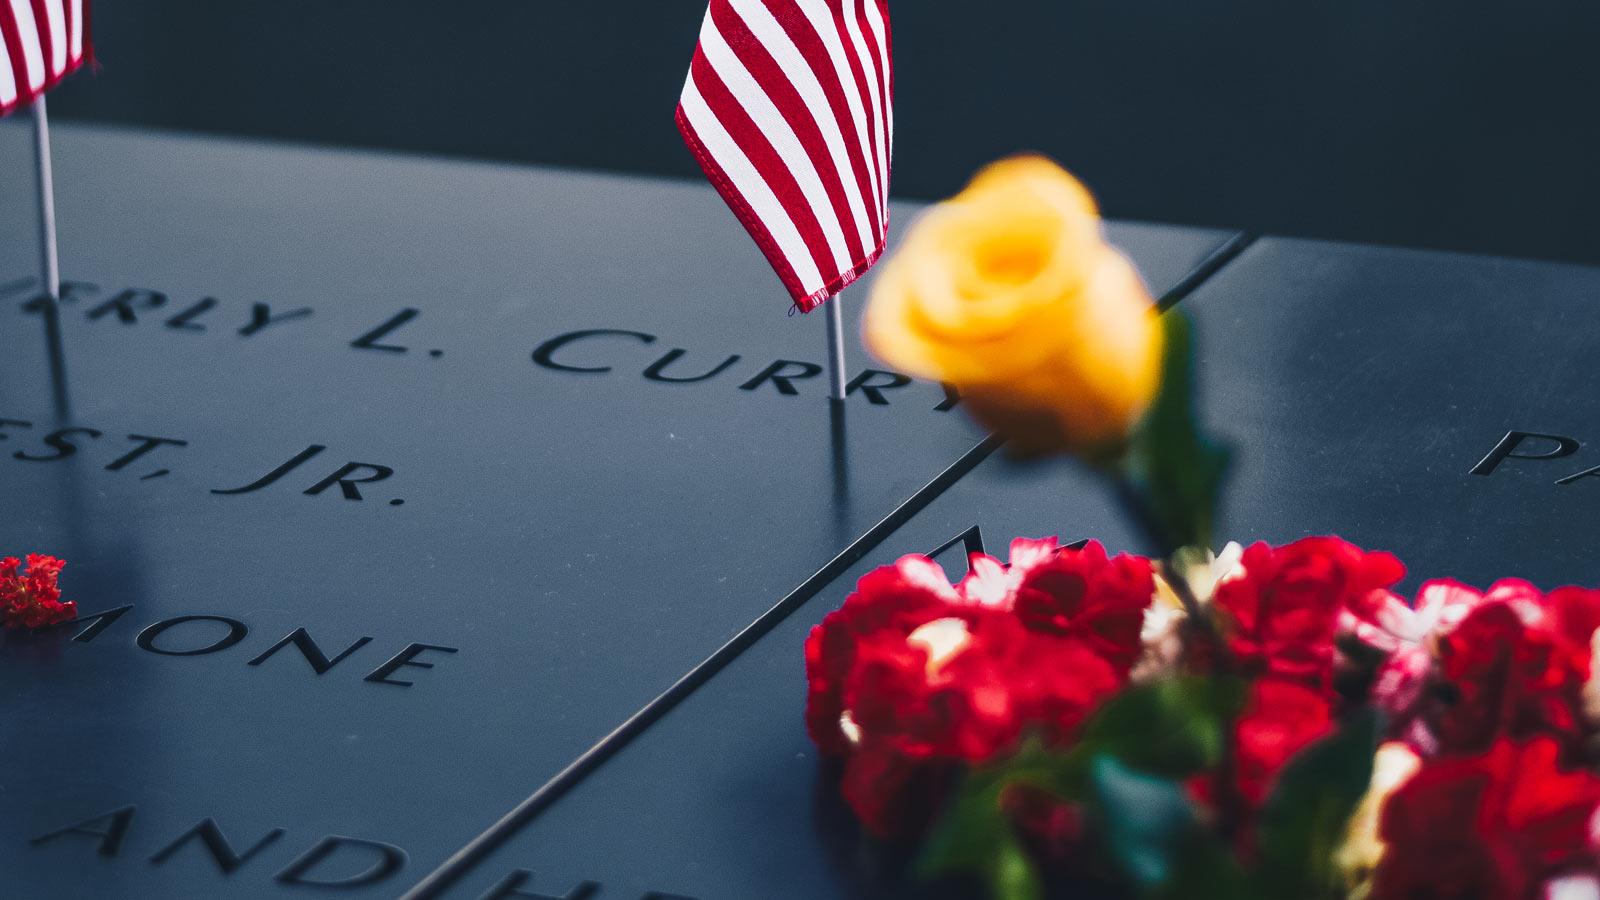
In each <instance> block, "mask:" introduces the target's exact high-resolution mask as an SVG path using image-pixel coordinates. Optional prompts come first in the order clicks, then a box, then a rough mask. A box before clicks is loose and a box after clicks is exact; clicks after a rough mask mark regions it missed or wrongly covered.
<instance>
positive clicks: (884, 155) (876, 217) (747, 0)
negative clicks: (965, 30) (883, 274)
mask: <svg viewBox="0 0 1600 900" xmlns="http://www.w3.org/2000/svg"><path fill="white" fill-rule="evenodd" d="M891 59H892V53H891V42H890V36H889V7H888V2H887V0H711V5H710V7H709V8H708V9H707V10H706V17H705V22H704V24H703V25H702V26H701V29H700V45H699V46H698V47H697V48H696V50H695V54H694V60H693V62H692V63H691V64H690V67H689V78H688V80H687V82H686V83H685V84H684V87H683V97H682V99H681V100H680V102H679V104H678V112H677V120H678V130H679V131H681V132H682V133H683V139H684V142H685V143H687V144H688V145H689V149H690V151H692V152H693V153H694V156H695V159H696V160H697V161H698V162H699V163H700V167H701V168H702V169H704V170H705V173H706V177H707V178H708V179H710V181H711V183H712V184H713V185H715V186H716V188H717V191H718V192H719V193H721V194H722V198H723V199H724V200H726V201H727V203H728V206H729V207H731V208H732V209H733V211H734V214H735V215H737V216H738V217H739V220H740V221H741V222H743V223H744V226H745V228H746V229H748V230H749V232H750V236H751V237H752V238H754V239H755V242H756V243H757V244H758V245H759V246H760V247H761V250H762V252H764V253H765V254H766V256H767V259H768V261H769V262H771V263H772V268H773V269H774V270H775V271H776V272H777V275H778V278H779V280H781V281H782V282H783V284H784V286H785V287H786V288H788V290H789V293H790V295H791V296H792V297H793V299H794V304H795V306H796V307H797V308H798V309H799V310H800V311H801V312H810V311H811V310H813V309H815V308H816V307H817V306H818V305H820V304H821V303H822V302H823V301H825V300H827V299H828V298H829V297H832V296H833V295H834V294H836V293H838V292H839V291H841V290H843V289H844V288H845V287H846V286H847V285H849V284H850V282H852V281H854V280H856V279H857V278H859V277H860V276H861V275H862V274H863V273H864V272H866V271H867V269H869V268H871V267H872V264H873V263H874V262H876V261H877V259H878V257H879V256H880V255H881V254H882V253H883V246H884V241H885V238H886V236H887V233H888V228H889V169H890V166H889V160H890V156H891V153H892V151H893V149H894V103H893V101H894V73H893V68H892V65H891Z"/></svg>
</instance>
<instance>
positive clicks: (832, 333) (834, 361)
mask: <svg viewBox="0 0 1600 900" xmlns="http://www.w3.org/2000/svg"><path fill="white" fill-rule="evenodd" d="M844 389H845V388H844V294H836V295H834V297H833V299H832V300H830V301H829V302H828V399H830V400H835V401H838V402H841V403H842V402H843V401H844Z"/></svg>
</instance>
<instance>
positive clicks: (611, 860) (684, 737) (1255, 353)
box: [446, 239, 1600, 900]
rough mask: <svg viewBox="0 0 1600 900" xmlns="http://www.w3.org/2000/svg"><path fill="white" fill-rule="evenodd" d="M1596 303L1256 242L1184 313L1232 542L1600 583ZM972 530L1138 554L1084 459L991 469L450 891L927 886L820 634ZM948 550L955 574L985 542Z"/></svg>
mask: <svg viewBox="0 0 1600 900" xmlns="http://www.w3.org/2000/svg"><path fill="white" fill-rule="evenodd" d="M1596 302H1600V270H1594V269H1583V268H1576V267H1558V266H1548V265H1538V264H1531V263H1523V262H1513V261H1506V260H1494V259H1484V258H1471V257H1461V256H1450V255H1443V254H1430V253H1408V252H1398V251H1389V250H1376V249H1370V248H1361V247H1349V246H1337V245H1328V244H1311V243H1304V242H1295V241H1282V240H1274V239H1264V240H1262V241H1260V242H1258V243H1257V244H1255V245H1253V246H1252V247H1250V248H1249V249H1247V250H1246V251H1245V252H1244V253H1243V254H1242V255H1241V256H1240V257H1239V258H1238V259H1236V260H1234V261H1233V262H1232V263H1230V264H1229V265H1227V266H1225V267H1224V268H1222V269H1221V270H1220V271H1219V272H1218V273H1216V274H1215V275H1214V276H1213V277H1212V278H1210V279H1209V280H1208V281H1207V282H1206V283H1205V284H1204V285H1202V286H1201V287H1200V288H1199V289H1198V291H1197V292H1196V293H1195V294H1194V295H1193V296H1191V297H1189V298H1188V299H1186V300H1185V301H1184V302H1183V303H1181V304H1180V308H1182V309H1185V310H1187V311H1188V312H1189V313H1191V314H1192V315H1193V316H1194V317H1195V320H1196V324H1197V328H1198V331H1199V335H1200V340H1201V341H1202V342H1203V353H1202V356H1201V362H1200V371H1201V373H1202V379H1203V383H1204V388H1205V391H1206V401H1205V406H1206V414H1207V416H1208V418H1209V419H1210V421H1211V423H1212V425H1213V427H1214V428H1215V429H1216V430H1217V431H1220V432H1222V433H1224V434H1226V435H1228V436H1229V437H1231V438H1232V440H1233V441H1234V442H1235V443H1236V444H1237V446H1238V449H1239V453H1240V462H1239V466H1238V469H1237V473H1236V477H1235V480H1234V484H1233V487H1232V492H1231V497H1232V501H1231V504H1230V506H1229V508H1228V510H1227V515H1226V522H1225V526H1224V529H1223V532H1224V534H1225V535H1227V536H1229V537H1236V538H1239V539H1241V540H1245V541H1249V540H1252V539H1256V538H1265V539H1269V540H1272V541H1274V542H1283V541H1288V540H1291V539H1294V538H1297V537H1300V536H1304V535H1307V534H1313V533H1326V532H1333V533H1338V534H1341V535H1344V536H1345V537H1347V538H1350V539H1351V540H1355V541H1357V542H1359V543H1362V544H1364V545H1367V546H1369V547H1373V548H1383V549H1389V550H1393V551H1396V552H1398V553H1399V554H1400V555H1401V556H1402V557H1403V558H1404V559H1405V560H1406V562H1407V563H1409V564H1410V566H1411V573H1412V574H1411V576H1410V577H1409V579H1408V581H1407V587H1408V588H1409V587H1414V586H1415V585H1416V584H1417V583H1418V582H1419V581H1420V580H1421V579H1423V578H1427V577H1441V576H1453V577H1457V578H1461V579H1463V580H1466V581H1468V582H1472V583H1477V584H1480V585H1485V584H1487V583H1488V582H1489V581H1491V580H1493V579H1495V578H1498V577H1504V576H1524V577H1528V578H1531V579H1532V580H1534V581H1536V582H1538V583H1540V584H1541V585H1544V586H1547V587H1548V586H1554V585H1556V584H1560V583H1564V582H1572V581H1576V582H1582V583H1587V584H1595V583H1600V564H1597V562H1596V554H1595V552H1594V549H1593V548H1594V546H1595V545H1596V543H1597V542H1600V517H1597V516H1596V514H1595V510H1596V509H1597V508H1600V480H1597V479H1596V478H1594V477H1592V476H1583V477H1579V478H1577V479H1576V480H1572V481H1569V482H1568V483H1567V484H1566V485H1561V484H1557V483H1556V482H1558V481H1559V480H1562V479H1570V478H1571V477H1572V476H1573V475H1574V474H1576V473H1579V472H1582V471H1584V470H1586V469H1588V468H1589V467H1591V466H1595V465H1600V452H1597V451H1595V450H1594V449H1592V446H1593V444H1594V442H1595V441H1596V440H1600V408H1597V405H1596V403H1595V402H1594V401H1593V400H1592V399H1591V398H1592V395H1593V394H1594V392H1595V390H1596V387H1597V385H1600V376H1597V375H1596V371H1595V369H1594V367H1593V365H1592V358H1593V356H1594V353H1595V350H1596V348H1597V345H1600V339H1597V338H1596V336H1595V332H1594V330H1593V328H1592V327H1591V326H1589V325H1588V324H1587V323H1592V322H1593V319H1594V313H1593V310H1594V304H1595V303H1596ZM1513 429H1516V430H1523V431H1538V432H1545V433H1548V434H1551V435H1554V436H1555V437H1553V438H1546V439H1538V438H1530V439H1528V440H1527V441H1524V442H1522V443H1521V444H1520V445H1519V447H1518V448H1517V449H1515V450H1514V451H1513V452H1514V453H1517V454H1521V455H1523V456H1540V455H1550V454H1554V453H1561V452H1564V451H1566V450H1571V451H1572V452H1571V455H1570V456H1563V457H1558V458H1553V459H1518V458H1515V457H1509V458H1506V459H1505V460H1504V461H1503V462H1501V463H1500V464H1499V465H1498V466H1496V467H1495V468H1494V471H1492V472H1491V473H1489V474H1487V475H1485V474H1473V470H1474V469H1477V470H1478V471H1479V472H1482V471H1483V470H1484V468H1486V467H1487V466H1488V465H1489V463H1485V462H1483V460H1484V457H1485V456H1486V455H1489V453H1490V451H1491V450H1493V449H1494V448H1495V447H1496V446H1497V444H1499V442H1500V441H1501V439H1502V437H1503V436H1504V435H1505V434H1506V432H1507V431H1509V430H1513ZM1558 438H1566V439H1568V441H1569V442H1563V441H1562V440H1558ZM1574 445H1576V446H1574ZM1493 459H1494V457H1493V456H1491V457H1490V460H1491V461H1492V460H1493ZM973 526H978V529H979V534H981V538H982V540H983V541H984V542H985V543H986V545H987V548H988V550H989V552H991V553H995V554H996V555H999V556H1002V557H1003V556H1004V555H1005V548H1006V545H1007V544H1008V543H1009V541H1010V539H1011V538H1012V537H1015V536H1018V535H1026V536H1038V535H1047V534H1060V535H1062V536H1063V537H1064V538H1065V539H1066V540H1068V541H1070V540H1075V539H1078V538H1098V539H1101V540H1103V541H1105V542H1106V543H1108V544H1109V545H1110V546H1112V547H1113V548H1116V549H1129V548H1133V549H1138V548H1137V547H1136V546H1135V538H1134V537H1133V535H1132V533H1131V531H1130V530H1129V529H1128V528H1127V527H1126V526H1125V525H1124V523H1123V522H1122V520H1121V518H1120V516H1119V515H1118V512H1117V510H1116V508H1115V506H1114V505H1113V499H1112V497H1111V496H1110V495H1109V494H1108V493H1107V492H1106V491H1104V490H1103V489H1102V488H1101V486H1100V485H1098V484H1096V483H1095V482H1094V481H1093V480H1091V479H1090V478H1088V477H1087V476H1086V475H1085V474H1084V473H1083V472H1081V471H1079V470H1077V469H1076V468H1074V467H1072V466H1071V465H1068V464H1059V465H1052V466H1046V467H1043V468H1038V469H1027V470H1024V469H1018V468H1016V467H1014V466H1012V465H1009V464H1007V463H1006V462H1005V461H1004V460H1003V459H1001V458H998V457H996V458H993V459H990V460H989V461H988V462H985V463H984V464H982V465H980V466H979V467H977V469H975V470H974V472H973V473H972V474H970V475H968V476H967V477H965V478H963V479H962V480H961V481H960V482H958V483H956V484H955V485H954V486H953V487H952V488H951V489H950V490H949V491H947V492H945V493H944V494H943V495H942V496H941V497H939V498H938V499H937V500H936V501H934V502H933V503H932V504H931V505H929V506H928V508H927V509H926V510H925V511H923V512H922V513H921V514H919V515H918V516H916V517H914V518H913V519H912V520H911V521H910V522H908V523H907V524H906V525H905V526H903V527H902V528H900V529H899V530H898V531H897V532H896V533H895V534H894V535H893V536H892V537H891V538H890V539H889V540H887V541H886V542H885V543H884V544H883V545H882V546H881V547H880V548H879V549H878V550H877V551H875V552H874V553H872V554H870V555H869V556H868V557H867V558H866V559H864V560H863V561H862V562H861V563H860V564H858V565H856V566H855V567H853V568H852V569H851V570H850V571H849V572H847V573H845V574H844V575H843V576H842V577H840V578H839V579H838V580H837V581H835V582H834V583H833V584H831V585H829V586H828V587H827V588H826V589H824V590H823V591H822V592H820V593H819V594H818V596H817V597H816V598H815V599H814V600H812V601H811V602H810V603H809V604H807V605H806V606H804V607H802V608H801V609H800V610H799V611H798V612H797V613H796V614H795V615H793V616H792V617H790V618H789V619H788V620H786V621H785V622H784V623H783V624H781V625H780V626H778V627H777V628H776V629H774V630H773V631H772V632H771V633H770V634H769V635H767V636H766V637H765V638H764V639H763V640H762V641H760V642H758V643H757V644H756V645H755V646H754V647H752V648H751V649H750V650H749V651H748V652H746V653H745V654H743V655H742V656H741V657H740V658H739V659H737V660H736V661H734V662H733V663H732V664H731V665H729V666H728V667H727V668H726V669H725V670H723V671H722V672H721V673H720V674H719V675H718V676H717V677H716V678H713V679H711V680H710V682H709V683H708V684H707V685H706V686H705V687H704V688H703V689H701V690H700V691H699V692H697V693H696V694H695V695H694V696H692V697H691V698H689V700H687V701H686V702H685V703H684V704H683V705H682V706H680V707H679V708H678V710H677V711H676V712H675V713H673V714H672V715H669V716H667V717H666V718H664V719H663V720H662V721H661V722H660V723H658V724H657V725H656V726H655V727H654V728H653V729H651V730H650V731H649V732H648V733H646V734H645V735H644V736H643V737H641V738H640V739H639V740H638V741H637V742H635V743H634V744H633V745H632V746H630V747H629V748H628V749H627V750H625V751H623V752H622V753H620V754H618V755H617V756H616V757H615V758H614V759H613V760H612V761H611V762H610V763H609V764H607V765H605V766H602V767H601V768H600V769H599V770H598V771H596V772H595V773H594V774H593V775H592V776H591V777H590V778H588V779H587V780H585V781H584V782H583V783H582V784H580V785H579V786H578V787H576V788H575V789H574V790H573V791H572V792H571V793H570V794H568V795H567V796H566V797H564V798H562V799H561V800H560V801H558V802H556V803H555V804H553V805H552V806H551V807H550V808H549V809H548V810H547V811H546V812H545V813H544V815H542V816H541V817H539V818H538V819H536V820H535V821H534V822H533V823H532V824H531V825H529V826H528V827H527V828H526V829H524V830H523V831H522V832H521V833H520V834H519V835H518V836H517V837H516V838H515V839H513V840H512V841H510V842H509V843H508V844H507V845H506V846H505V847H503V848H502V849H501V850H500V851H499V852H497V853H495V854H493V855H491V856H490V857H489V858H488V860H487V861H486V862H485V863H484V864H483V865H481V866H480V867H479V868H478V869H477V870H476V871H475V872H473V873H472V874H470V875H469V876H468V877H466V878H465V879H463V880H462V881H461V882H460V883H459V884H457V885H456V886H455V890H454V891H453V892H451V893H448V894H446V896H448V897H452V898H461V900H472V898H488V897H516V896H522V895H518V894H515V893H501V894H496V893H495V890H496V889H497V887H508V888H509V887H511V886H518V885H520V887H517V889H520V890H526V891H530V892H533V893H534V894H536V895H539V894H542V895H548V896H551V897H563V896H569V897H570V896H582V894H581V893H573V892H574V891H581V889H582V885H583V884H584V883H585V882H593V883H594V884H596V885H597V886H598V892H597V893H595V894H594V895H593V896H596V897H599V898H604V900H612V898H619V900H635V898H640V897H646V896H653V895H652V893H651V892H661V893H665V894H669V895H677V896H683V897H692V898H697V900H735V898H747V897H761V898H763V900H818V898H839V900H869V898H871V900H876V898H896V897H912V896H915V897H921V896H925V895H924V894H923V893H921V892H920V889H917V888H912V887H908V886H907V885H906V883H905V881H904V880H903V879H902V878H901V877H900V871H899V869H898V868H897V861H896V860H894V859H893V858H891V857H888V856H886V855H885V854H884V853H882V852H880V851H877V850H874V849H872V848H871V847H870V846H869V845H868V844H867V843H866V842H864V841H862V840H861V838H860V836H859V834H858V832H857V829H856V827H855V826H854V824H853V823H852V821H851V819H850V816H849V815H848V813H847V812H845V811H844V810H843V809H842V807H841V804H840V803H839V801H838V800H837V799H836V796H835V789H834V786H833V785H832V784H830V783H828V781H827V780H826V779H825V778H824V777H823V776H822V775H821V774H820V772H819V765H818V759H817V754H816V752H815V749H814V747H813V746H812V744H811V742H810V741H809V740H808V739H807V737H806V735H805V730H804V725H803V722H802V720H801V711H802V708H803V704H804V697H805V676H804V668H803V662H802V652H801V646H802V643H803V641H804V639H805V635H806V632H807V631H808V630H809V629H810V628H811V627H812V626H814V625H815V624H816V623H817V622H819V621H820V620H821V618H822V617H823V616H824V615H825V614H826V613H827V612H828V611H829V610H832V609H834V608H836V607H837V606H838V605H839V604H840V603H842V602H843V600H844V598H845V596H846V594H848V592H849V591H850V589H851V586H852V585H853V584H854V583H855V581H856V580H857V579H858V578H859V577H860V576H861V575H862V574H864V573H865V572H867V571H868V570H870V569H871V568H872V567H874V566H877V565H883V564H887V563H890V562H892V561H893V560H894V559H895V558H896V557H898V556H900V555H902V554H905V553H914V552H923V553H926V552H930V551H932V550H933V549H934V548H936V547H940V546H943V545H945V544H946V543H947V542H949V541H950V540H951V539H953V538H956V537H957V536H959V535H963V534H967V535H969V536H971V534H972V533H971V532H970V531H969V529H971V528H972V527H973ZM940 560H941V562H943V563H944V564H945V566H946V568H947V569H948V570H949V571H950V573H951V575H952V577H958V576H959V575H960V574H961V571H962V567H963V554H962V545H961V544H959V543H958V544H957V545H956V546H955V547H953V548H952V549H950V550H949V551H947V553H946V554H944V555H942V556H941V557H940ZM519 873H523V874H519ZM519 878H520V879H522V880H520V881H518V880H516V879H519ZM508 879H510V880H508Z"/></svg>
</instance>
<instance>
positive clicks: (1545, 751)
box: [1371, 738, 1600, 900]
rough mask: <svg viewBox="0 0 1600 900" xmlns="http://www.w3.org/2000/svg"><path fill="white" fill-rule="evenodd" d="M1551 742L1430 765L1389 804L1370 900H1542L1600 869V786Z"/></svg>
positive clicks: (1502, 746) (1499, 744)
mask: <svg viewBox="0 0 1600 900" xmlns="http://www.w3.org/2000/svg"><path fill="white" fill-rule="evenodd" d="M1560 754H1561V748H1560V747H1559V746H1558V745H1557V743H1556V742H1555V741H1553V740H1551V739H1548V738H1535V739H1533V740H1530V741H1527V742H1520V743H1519V742H1516V741H1512V740H1510V739H1507V738H1501V739H1499V740H1497V741H1495V742H1494V744H1493V745H1492V746H1491V747H1490V748H1489V749H1488V751H1487V752H1485V753H1483V754H1481V755H1477V756H1470V757H1445V758H1441V759H1438V760H1435V761H1433V762H1430V763H1428V764H1427V765H1426V766H1424V768H1423V769H1422V771H1420V772H1418V773H1417V774H1416V775H1414V776H1412V777H1411V779H1410V780H1409V781H1407V782H1406V783H1405V784H1404V785H1402V786H1401V787H1400V788H1399V789H1398V790H1396V791H1395V793H1394V794H1393V795H1391V796H1390V798H1389V800H1388V801H1387V802H1386V803H1385V804H1384V809H1383V817H1382V820H1381V823H1380V825H1379V831H1380V835H1381V836H1382V839H1383V842H1384V844H1385V845H1386V847H1387V849H1386V850H1385V852H1384V855H1383V859H1382V862H1380V863H1379V865H1378V870H1377V873H1376V875H1375V876H1374V882H1373V890H1372V894H1371V898H1372V900H1538V898H1541V897H1542V896H1543V887H1544V885H1545V883H1546V882H1547V881H1548V880H1550V879H1551V878H1554V877H1558V876H1561V875H1565V874H1568V873H1571V872H1573V871H1575V870H1577V869H1579V868H1591V869H1592V867H1593V865H1594V863H1595V851H1594V844H1593V841H1592V836H1591V828H1590V823H1591V820H1592V819H1593V817H1594V815H1595V810H1596V808H1597V807H1600V778H1597V777H1595V776H1594V775H1592V774H1590V773H1589V772H1586V771H1583V770H1578V769H1574V770H1568V771H1563V770H1562V769H1561V768H1560V766H1559V763H1558V760H1559V758H1560Z"/></svg>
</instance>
